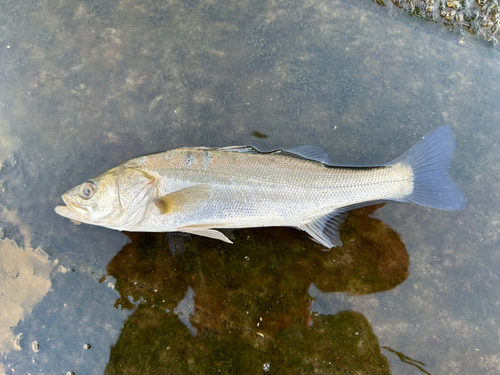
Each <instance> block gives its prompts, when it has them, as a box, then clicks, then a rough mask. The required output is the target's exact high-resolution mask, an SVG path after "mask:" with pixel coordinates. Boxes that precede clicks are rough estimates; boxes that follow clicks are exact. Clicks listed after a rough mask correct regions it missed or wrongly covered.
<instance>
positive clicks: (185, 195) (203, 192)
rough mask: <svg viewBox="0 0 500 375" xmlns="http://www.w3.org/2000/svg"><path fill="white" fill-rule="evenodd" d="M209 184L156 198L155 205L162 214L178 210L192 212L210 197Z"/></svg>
mask: <svg viewBox="0 0 500 375" xmlns="http://www.w3.org/2000/svg"><path fill="white" fill-rule="evenodd" d="M210 191H211V188H210V186H209V185H196V186H191V187H188V188H185V189H181V190H177V191H175V192H173V193H170V194H167V195H164V196H163V197H161V198H159V199H158V200H156V202H155V205H156V207H158V210H160V213H161V214H162V215H167V214H173V213H177V212H192V211H195V210H199V209H200V208H201V207H203V206H204V205H205V203H206V202H207V200H208V198H209V197H210Z"/></svg>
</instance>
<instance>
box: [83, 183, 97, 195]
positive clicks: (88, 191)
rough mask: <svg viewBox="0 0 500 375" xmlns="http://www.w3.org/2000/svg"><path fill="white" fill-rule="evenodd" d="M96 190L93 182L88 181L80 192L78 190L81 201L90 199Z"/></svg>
mask: <svg viewBox="0 0 500 375" xmlns="http://www.w3.org/2000/svg"><path fill="white" fill-rule="evenodd" d="M96 190H97V186H96V184H95V182H94V181H90V180H89V181H87V182H86V183H85V184H84V185H83V187H82V190H80V193H81V194H80V195H81V196H82V198H83V199H90V198H92V196H93V195H94V194H95V191H96Z"/></svg>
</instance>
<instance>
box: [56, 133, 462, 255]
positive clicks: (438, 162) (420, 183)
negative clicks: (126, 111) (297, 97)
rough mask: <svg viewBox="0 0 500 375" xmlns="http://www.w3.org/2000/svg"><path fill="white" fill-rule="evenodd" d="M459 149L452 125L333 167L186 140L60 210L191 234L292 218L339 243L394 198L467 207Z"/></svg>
mask: <svg viewBox="0 0 500 375" xmlns="http://www.w3.org/2000/svg"><path fill="white" fill-rule="evenodd" d="M454 150H455V139H454V136H453V131H452V128H451V127H450V126H442V127H439V128H437V129H436V130H434V131H433V132H431V133H429V134H428V135H427V136H426V137H424V139H422V140H421V141H419V142H418V143H417V144H416V145H415V146H414V147H413V148H412V149H410V150H409V151H408V152H406V153H405V154H403V155H402V156H401V157H399V158H397V159H395V160H393V161H392V162H389V163H387V164H384V165H381V166H372V167H341V166H332V165H330V164H329V162H328V158H327V155H326V152H325V151H324V150H323V149H322V148H321V147H319V146H299V147H297V148H294V149H290V150H276V151H272V152H259V151H257V150H256V149H254V148H253V147H250V146H241V147H234V146H233V147H226V148H206V147H194V148H179V149H175V150H170V151H165V152H162V153H158V154H153V155H146V156H141V157H138V158H135V159H132V160H130V161H128V162H126V163H123V164H122V165H120V166H118V167H116V168H113V169H112V170H110V171H108V172H106V173H104V174H102V175H100V176H97V177H96V178H94V179H91V180H88V181H87V182H85V183H84V184H82V185H79V186H77V187H75V188H73V189H71V190H70V191H68V192H67V193H65V194H64V195H63V200H64V202H65V203H66V204H67V206H58V207H57V208H56V212H57V213H59V214H61V215H62V216H66V217H68V218H71V219H73V220H77V221H81V222H84V223H88V224H94V225H100V226H105V227H109V228H112V229H118V230H127V231H143V232H186V233H192V234H198V235H202V236H207V237H211V238H216V239H220V240H223V241H226V242H231V241H230V240H229V239H228V238H227V237H226V236H225V235H224V234H222V233H221V232H219V231H217V230H215V229H217V228H219V229H222V228H246V227H267V226H290V227H296V228H299V229H301V230H305V231H306V232H308V233H309V234H310V235H311V237H312V238H313V239H314V240H315V241H317V242H318V243H320V244H321V245H323V246H325V247H328V248H330V247H332V246H334V245H339V244H341V242H340V236H339V234H338V229H339V227H340V225H341V223H342V220H343V218H344V217H345V213H346V212H347V211H348V210H349V209H352V208H356V207H361V206H364V205H369V204H373V203H374V202H380V201H389V200H393V201H401V202H413V203H417V204H421V205H424V206H429V207H434V208H438V209H444V210H460V209H462V208H463V207H464V205H465V197H464V194H463V192H462V190H461V189H460V187H459V186H458V185H457V184H456V183H455V182H454V181H453V180H452V179H451V177H450V176H449V168H450V164H451V160H452V157H453V153H454ZM89 192H91V193H89ZM90 194H91V196H87V195H90Z"/></svg>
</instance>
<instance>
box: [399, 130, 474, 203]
mask: <svg viewBox="0 0 500 375" xmlns="http://www.w3.org/2000/svg"><path fill="white" fill-rule="evenodd" d="M455 147H456V141H455V137H454V135H453V129H452V127H451V126H450V125H443V126H440V127H439V128H437V129H436V130H434V131H432V132H430V133H429V134H427V135H426V136H425V137H424V138H423V139H422V140H421V141H419V142H418V143H417V144H416V145H415V146H413V147H412V148H411V149H410V150H409V151H407V152H406V153H404V154H403V155H401V156H400V157H399V158H397V159H396V160H393V161H392V162H391V163H390V165H394V164H397V163H401V164H403V165H406V166H409V167H411V169H412V171H413V191H412V192H411V193H410V194H409V195H407V196H405V197H404V198H402V199H397V200H398V201H400V202H412V203H416V204H420V205H422V206H426V207H432V208H437V209H440V210H448V211H459V210H462V209H463V208H464V207H465V196H464V192H463V191H462V189H461V188H460V186H459V185H458V184H457V183H456V182H455V181H453V179H452V178H451V177H450V175H449V170H450V165H451V160H452V158H453V154H454V152H455Z"/></svg>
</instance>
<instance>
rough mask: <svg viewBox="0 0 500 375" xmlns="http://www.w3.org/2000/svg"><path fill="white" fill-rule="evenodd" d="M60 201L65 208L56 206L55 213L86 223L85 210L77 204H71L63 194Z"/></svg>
mask: <svg viewBox="0 0 500 375" xmlns="http://www.w3.org/2000/svg"><path fill="white" fill-rule="evenodd" d="M62 200H63V202H64V203H65V204H66V206H56V208H55V211H56V213H57V214H59V215H61V216H63V217H66V218H68V219H71V220H75V221H79V222H82V223H85V222H87V221H88V219H87V218H86V217H87V210H86V209H85V208H84V207H83V206H81V205H80V204H78V203H74V202H71V201H70V200H69V199H68V197H67V196H66V195H65V194H64V195H62Z"/></svg>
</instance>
